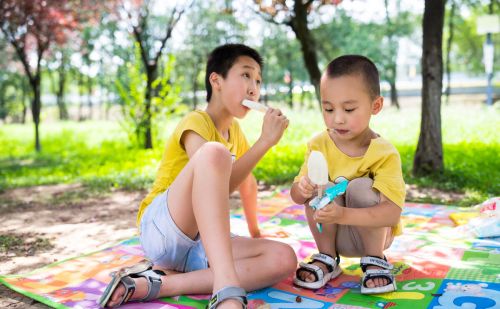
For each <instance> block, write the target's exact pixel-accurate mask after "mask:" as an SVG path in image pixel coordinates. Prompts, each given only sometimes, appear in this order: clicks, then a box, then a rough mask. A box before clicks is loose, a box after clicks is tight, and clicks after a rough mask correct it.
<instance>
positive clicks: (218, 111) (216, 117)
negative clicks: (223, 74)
mask: <svg viewBox="0 0 500 309" xmlns="http://www.w3.org/2000/svg"><path fill="white" fill-rule="evenodd" d="M205 112H207V114H208V115H209V116H210V118H211V119H212V121H213V122H214V125H215V128H216V129H217V131H219V133H220V134H221V135H222V136H224V137H225V138H228V133H229V128H230V127H231V124H232V123H233V115H231V114H230V113H229V111H228V110H227V109H226V108H225V107H224V105H223V104H222V103H221V102H218V101H216V99H215V98H212V99H211V100H210V102H209V103H208V104H207V108H206V109H205Z"/></svg>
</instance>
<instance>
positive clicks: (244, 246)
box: [113, 237, 297, 307]
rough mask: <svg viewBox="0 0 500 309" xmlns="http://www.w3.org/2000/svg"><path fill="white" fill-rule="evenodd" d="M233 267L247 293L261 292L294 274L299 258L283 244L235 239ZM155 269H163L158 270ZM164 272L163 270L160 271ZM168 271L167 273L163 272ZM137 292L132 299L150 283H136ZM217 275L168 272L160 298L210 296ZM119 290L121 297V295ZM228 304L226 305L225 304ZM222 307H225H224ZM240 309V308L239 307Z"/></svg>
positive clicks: (163, 279) (140, 295) (200, 271)
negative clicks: (188, 295) (190, 295)
mask: <svg viewBox="0 0 500 309" xmlns="http://www.w3.org/2000/svg"><path fill="white" fill-rule="evenodd" d="M231 243H232V246H233V256H234V257H235V261H234V265H235V268H236V272H237V275H238V277H239V278H240V282H241V286H242V287H243V288H244V289H245V290H247V291H253V290H257V289H261V288H264V287H267V286H271V285H273V284H276V283H278V282H280V281H282V280H283V279H285V278H287V277H288V276H289V275H291V274H292V273H293V271H294V270H295V267H296V266H297V258H296V256H295V252H294V251H293V250H292V248H291V247H290V246H288V245H286V244H284V243H281V242H277V241H272V240H268V239H251V238H246V237H234V238H232V239H231ZM155 268H156V269H161V268H158V267H155ZM161 270H164V269H161ZM164 271H168V270H164ZM134 281H135V283H136V287H137V290H136V292H135V293H134V295H133V296H132V299H139V298H142V297H144V296H145V295H146V293H147V283H146V280H145V279H143V278H139V279H134ZM213 282H214V273H213V272H212V270H211V269H203V270H197V271H193V272H189V273H175V272H171V271H170V272H169V273H168V274H167V275H165V276H162V286H161V289H160V292H159V295H158V296H159V297H169V296H177V295H185V294H208V293H211V292H212V290H213ZM118 289H120V290H119V291H120V293H121V294H118V292H119V291H118ZM118 289H117V292H116V293H115V294H117V296H116V299H115V298H113V300H115V301H116V300H118V299H119V298H120V297H121V295H123V292H124V288H123V287H122V286H120V287H119V288H118ZM224 304H225V302H224ZM221 305H222V304H221ZM238 306H239V307H241V306H240V305H238Z"/></svg>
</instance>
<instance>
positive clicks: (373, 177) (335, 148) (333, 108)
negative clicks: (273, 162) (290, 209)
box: [291, 55, 405, 294]
mask: <svg viewBox="0 0 500 309" xmlns="http://www.w3.org/2000/svg"><path fill="white" fill-rule="evenodd" d="M320 93H321V104H322V111H323V119H324V122H325V125H326V128H327V129H326V130H325V131H323V132H321V133H319V134H318V135H316V136H315V137H313V138H312V140H310V141H309V143H308V149H307V154H306V162H307V158H308V157H309V154H310V153H311V151H313V150H315V151H320V152H321V153H322V154H323V156H324V157H325V158H326V160H327V162H328V176H329V180H330V181H332V182H333V183H338V182H339V181H340V180H343V179H347V180H348V181H349V185H348V186H347V190H346V192H345V194H344V195H341V196H338V197H337V198H335V199H334V201H333V202H331V203H330V204H329V205H327V206H325V207H324V208H321V209H319V210H317V211H314V210H313V209H312V208H311V207H307V206H309V205H308V203H309V201H310V200H311V199H312V198H313V197H314V195H315V194H316V192H317V188H318V186H317V185H315V184H313V183H312V182H311V180H310V179H309V178H308V176H307V174H308V171H307V164H306V163H305V164H304V165H303V166H302V168H301V170H300V173H299V175H298V176H297V177H296V178H295V180H294V183H293V185H292V188H291V196H292V199H293V200H294V201H295V202H296V203H298V204H305V205H306V207H305V208H306V216H307V220H308V223H309V228H310V230H311V232H312V234H313V236H314V240H315V242H316V245H317V247H318V250H319V253H318V254H314V255H313V256H312V261H311V262H310V263H308V264H306V263H300V267H299V269H298V270H297V271H296V277H295V279H294V283H295V284H296V285H298V286H300V287H304V288H309V289H319V288H321V287H323V286H324V285H325V284H326V283H327V282H328V281H329V280H331V279H333V278H335V277H337V276H338V275H340V274H341V273H342V270H341V269H340V267H339V261H340V259H339V255H343V256H347V257H356V256H359V257H361V261H360V265H361V268H362V270H363V272H364V274H363V278H362V280H361V292H362V293H363V294H376V293H385V292H390V291H394V290H396V283H395V280H394V276H393V275H392V274H391V272H390V270H391V269H392V265H391V264H389V263H388V262H387V259H386V258H385V256H384V250H385V249H387V248H388V247H389V246H390V245H391V243H392V241H393V239H394V236H396V235H399V234H401V223H400V215H401V211H402V207H403V203H404V199H405V183H404V180H403V174H402V170H401V160H400V157H399V153H398V151H397V150H396V149H395V148H394V146H392V145H391V144H390V143H389V142H388V141H387V140H385V139H384V138H382V137H380V136H379V135H378V134H377V133H375V132H374V131H373V130H371V129H370V126H369V124H370V118H371V116H372V115H376V114H378V113H379V112H380V111H381V109H382V107H383V102H384V101H383V98H382V97H381V96H380V86H379V75H378V71H377V68H376V67H375V65H374V64H373V62H372V61H370V60H369V59H368V58H366V57H363V56H358V55H346V56H341V57H338V58H336V59H334V60H333V61H332V62H330V64H328V67H327V69H326V72H325V73H324V74H323V76H322V78H321V84H320ZM316 223H321V224H322V227H323V228H322V232H320V231H319V230H318V228H317V225H316Z"/></svg>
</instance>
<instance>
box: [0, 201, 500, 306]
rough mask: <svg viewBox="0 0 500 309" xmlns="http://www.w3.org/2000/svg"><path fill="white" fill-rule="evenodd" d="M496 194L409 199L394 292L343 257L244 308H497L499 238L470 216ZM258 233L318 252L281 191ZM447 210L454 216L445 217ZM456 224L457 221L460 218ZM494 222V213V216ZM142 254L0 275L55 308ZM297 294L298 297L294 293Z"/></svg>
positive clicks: (100, 285) (194, 300)
mask: <svg viewBox="0 0 500 309" xmlns="http://www.w3.org/2000/svg"><path fill="white" fill-rule="evenodd" d="M499 201H500V199H499V198H496V199H492V200H489V201H487V202H485V203H483V205H479V206H480V207H481V208H478V207H479V206H478V207H474V208H467V209H465V208H464V209H462V208H457V207H447V206H440V205H430V204H412V203H407V204H406V205H405V208H404V212H403V219H402V220H403V223H404V234H403V235H402V236H399V237H397V238H396V240H395V242H394V243H393V245H392V246H391V248H390V249H389V250H388V251H386V254H387V256H388V258H389V261H390V262H392V263H393V264H394V272H395V274H396V278H397V286H398V290H397V292H393V293H386V294H382V295H377V296H375V295H373V296H367V295H362V294H360V285H359V283H360V275H361V269H360V267H359V264H358V263H359V259H349V258H341V267H342V269H343V271H344V273H343V274H342V275H341V276H340V277H338V278H336V279H334V280H332V281H330V282H329V283H328V284H327V285H326V286H325V287H324V288H322V289H319V290H315V291H308V290H304V289H299V288H297V287H294V286H293V285H292V283H291V282H292V277H290V278H288V279H287V280H284V281H282V282H280V283H278V284H276V285H275V286H272V287H269V288H265V289H262V290H258V291H255V292H252V293H249V306H248V307H249V308H261V309H264V308H500V251H499V248H500V237H489V238H478V237H476V236H475V235H476V234H474V233H473V228H471V227H468V226H467V224H468V222H469V221H471V220H474V219H475V218H477V217H479V216H480V215H481V212H482V211H483V210H484V209H496V210H498V209H497V208H496V207H497V206H500V202H499ZM259 213H260V215H261V216H260V217H259V220H260V222H261V224H260V226H261V229H262V231H263V233H264V234H265V235H266V237H268V238H273V239H275V240H279V241H283V242H285V243H288V244H290V245H291V246H292V247H293V248H294V250H295V251H296V253H297V256H298V258H299V260H302V259H305V258H307V257H308V256H310V255H311V254H313V253H315V252H316V248H315V244H314V242H313V240H312V236H311V233H310V231H309V230H308V228H307V224H306V222H305V218H304V214H303V213H304V212H303V206H299V205H294V204H293V202H292V201H291V200H290V199H289V197H288V194H287V193H286V192H278V193H275V194H274V195H272V196H270V197H268V198H264V199H261V201H260V208H259ZM450 215H451V216H450ZM457 223H458V224H460V225H457ZM496 224H497V226H498V220H497V221H496ZM231 229H232V231H233V232H235V233H237V234H242V235H246V234H248V232H247V227H246V223H245V221H244V219H243V218H242V212H241V210H236V211H233V213H232V215H231ZM142 258H143V252H142V250H141V246H140V244H139V242H138V239H137V238H133V239H129V240H126V241H123V242H121V243H119V244H117V245H115V246H113V247H110V248H107V249H104V250H101V251H98V252H93V253H90V254H86V255H82V256H79V257H76V258H72V259H68V260H65V261H61V262H58V263H55V264H51V265H49V266H46V267H44V268H41V269H38V270H36V271H33V272H31V273H29V274H25V275H9V276H0V281H1V282H2V283H3V284H5V285H6V286H8V287H9V288H11V289H13V290H15V291H17V292H19V293H21V294H24V295H26V296H28V297H30V298H33V299H36V300H38V301H40V302H42V303H45V304H47V305H49V306H52V307H54V308H95V307H97V303H96V302H97V299H98V298H99V296H100V295H101V293H102V291H103V290H104V288H105V286H106V284H107V282H109V281H110V277H109V273H110V271H113V270H116V269H117V268H120V267H123V266H126V265H131V264H134V263H136V262H138V261H140V260H141V259H142ZM299 295H300V297H298V296H299ZM208 298H209V296H208V295H185V296H180V297H175V298H162V299H158V300H156V301H152V302H150V303H135V304H134V303H130V304H127V305H125V306H124V307H123V308H205V306H206V304H207V302H208Z"/></svg>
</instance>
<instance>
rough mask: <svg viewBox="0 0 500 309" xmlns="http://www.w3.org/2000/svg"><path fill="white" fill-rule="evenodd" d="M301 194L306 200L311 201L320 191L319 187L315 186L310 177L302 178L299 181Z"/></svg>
mask: <svg viewBox="0 0 500 309" xmlns="http://www.w3.org/2000/svg"><path fill="white" fill-rule="evenodd" d="M298 188H299V193H300V194H301V195H302V197H303V198H305V199H306V200H308V199H310V198H311V197H312V196H313V195H314V194H315V193H316V192H317V190H318V186H317V185H315V184H313V183H312V182H311V180H310V179H309V177H307V176H302V177H301V178H300V181H299V185H298Z"/></svg>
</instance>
